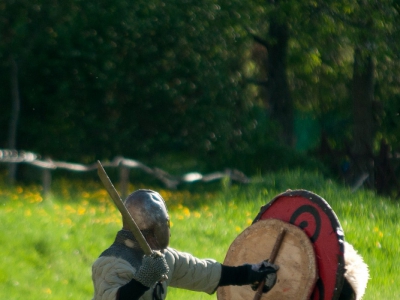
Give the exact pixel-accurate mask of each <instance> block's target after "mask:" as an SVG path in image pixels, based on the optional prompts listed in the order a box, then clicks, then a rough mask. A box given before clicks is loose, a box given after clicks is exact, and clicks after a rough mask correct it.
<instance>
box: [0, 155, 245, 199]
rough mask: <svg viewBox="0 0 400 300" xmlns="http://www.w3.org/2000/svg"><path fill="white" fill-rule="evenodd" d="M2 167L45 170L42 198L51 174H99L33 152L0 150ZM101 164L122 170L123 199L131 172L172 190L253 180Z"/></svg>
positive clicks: (120, 162) (124, 162)
mask: <svg viewBox="0 0 400 300" xmlns="http://www.w3.org/2000/svg"><path fill="white" fill-rule="evenodd" d="M0 163H8V164H15V163H26V164H30V165H33V166H35V167H38V168H41V169H42V170H43V174H42V185H43V194H44V195H45V196H46V195H47V194H48V192H49V191H50V188H51V171H52V170H56V169H64V170H69V171H73V172H89V171H94V170H97V164H96V162H94V163H92V164H89V165H83V164H77V163H69V162H63V161H54V160H52V159H50V158H46V159H40V156H39V155H37V154H35V153H32V152H26V151H17V150H8V149H0ZM101 163H102V165H103V166H104V167H105V168H110V167H112V168H119V180H120V182H119V183H120V193H121V196H122V197H126V196H127V194H128V184H129V169H140V170H142V171H144V172H145V173H147V174H150V175H152V176H154V177H155V178H157V179H158V180H160V181H161V182H162V183H163V184H164V185H165V186H166V187H167V188H169V189H176V188H177V186H178V185H179V184H181V183H192V182H198V181H201V182H211V181H214V180H218V179H222V178H228V179H229V180H230V181H237V182H240V183H249V182H250V179H249V178H248V177H247V176H246V175H245V174H243V173H242V172H240V171H238V170H235V169H226V170H224V171H222V172H213V173H210V174H206V175H203V174H201V173H198V172H190V173H186V174H184V175H182V176H173V175H171V174H169V173H168V172H166V171H164V170H162V169H159V168H151V167H148V166H146V165H145V164H143V163H141V162H139V161H137V160H134V159H130V158H124V157H120V156H118V157H115V158H114V159H113V160H112V161H106V162H101Z"/></svg>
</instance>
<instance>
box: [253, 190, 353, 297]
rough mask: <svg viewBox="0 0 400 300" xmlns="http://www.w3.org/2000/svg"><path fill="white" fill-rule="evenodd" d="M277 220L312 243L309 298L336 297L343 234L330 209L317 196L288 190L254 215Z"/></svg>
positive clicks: (340, 277) (340, 280)
mask: <svg viewBox="0 0 400 300" xmlns="http://www.w3.org/2000/svg"><path fill="white" fill-rule="evenodd" d="M265 219H279V220H282V221H284V222H289V223H291V224H294V225H296V226H297V227H299V228H301V229H303V230H304V232H305V233H306V234H307V235H308V236H309V238H310V240H311V242H312V243H313V246H314V251H315V255H316V258H317V268H318V272H319V279H318V281H317V284H316V286H315V289H314V292H313V295H312V297H311V299H312V300H335V299H338V298H339V295H340V292H341V290H342V286H343V282H344V272H345V270H344V253H343V252H344V248H343V247H344V235H343V230H342V227H341V225H340V223H339V220H338V218H337V217H336V215H335V213H334V211H333V210H332V208H331V207H330V206H329V204H328V203H327V202H326V201H325V200H324V199H322V198H321V197H320V196H318V195H316V194H314V193H311V192H309V191H305V190H293V191H291V190H288V191H287V192H285V193H283V194H280V195H278V196H277V197H275V198H274V199H273V200H272V201H271V202H270V203H268V204H267V205H265V206H263V207H262V208H261V210H260V212H259V214H258V215H257V217H256V218H255V220H254V222H255V224H257V222H258V221H260V220H265Z"/></svg>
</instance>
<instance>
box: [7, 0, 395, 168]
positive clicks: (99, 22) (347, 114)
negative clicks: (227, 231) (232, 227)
mask: <svg viewBox="0 0 400 300" xmlns="http://www.w3.org/2000/svg"><path fill="white" fill-rule="evenodd" d="M366 16H368V18H366ZM398 18H399V6H398V4H396V3H393V2H392V1H372V0H368V1H363V2H362V3H361V1H356V0H354V1H301V2H299V1H294V0H285V1H284V0H280V1H256V0H253V1H245V2H243V1H236V0H233V1H228V0H222V1H213V0H205V1H191V0H171V1H158V0H147V1H143V0H138V1H126V0H117V1H105V0H103V1H91V0H88V1H80V0H72V1H61V2H60V1H42V0H34V1H27V0H20V1H12V0H5V1H2V2H1V3H0V34H1V40H0V68H1V72H0V90H1V94H2V98H1V112H0V125H1V128H2V129H3V133H4V134H2V135H0V148H7V146H8V137H7V134H6V132H7V128H9V122H10V119H11V117H12V99H15V97H14V96H13V94H12V88H11V84H10V82H11V80H12V79H13V78H15V77H13V75H12V65H13V62H15V63H16V65H17V68H18V76H17V79H18V87H19V89H18V90H19V93H20V101H21V111H20V115H19V123H18V130H17V143H16V148H17V149H24V150H29V151H34V152H37V153H39V154H42V155H45V156H50V157H52V158H54V159H58V160H69V161H77V162H84V163H89V162H93V161H94V160H95V159H111V158H113V157H114V156H117V155H123V156H126V157H131V158H135V159H144V160H147V161H151V160H154V159H159V158H160V157H163V156H165V157H173V156H174V157H178V160H184V159H185V158H187V159H188V158H193V157H195V158H196V159H197V160H198V163H197V165H198V166H203V167H204V168H205V169H210V170H211V169H215V168H216V167H226V166H228V167H238V168H240V169H241V170H243V171H246V172H250V173H256V172H260V171H264V170H266V169H268V168H269V169H277V168H279V166H282V167H296V166H306V167H307V166H308V167H310V168H315V166H316V165H315V163H314V161H315V160H314V159H310V160H308V159H307V158H306V157H307V156H306V154H307V153H309V154H310V153H314V154H316V153H318V147H319V143H320V141H321V136H322V135H323V136H324V138H326V141H327V142H328V143H329V145H330V147H331V148H332V149H333V150H335V151H337V152H338V153H339V152H340V153H343V152H344V149H346V146H347V145H348V143H349V144H351V140H352V138H353V137H354V136H353V135H354V133H353V129H352V124H353V119H352V118H353V113H354V108H353V104H352V92H351V89H352V88H351V87H352V80H353V54H354V49H355V48H357V49H361V52H360V53H361V55H362V57H372V59H373V61H374V62H375V69H374V110H373V111H374V114H375V115H374V120H375V121H374V122H375V123H374V133H373V134H374V145H376V146H375V148H374V149H373V151H378V148H377V145H378V144H379V141H380V140H381V139H386V140H388V142H389V144H390V145H391V146H392V148H393V149H394V150H396V149H397V150H398V149H399V148H400V140H399V139H398V136H399V134H400V131H399V127H400V121H399V119H400V117H399V104H398V103H399V101H398V100H399V98H398V97H399V96H398V94H399V88H398V87H399V78H400V77H399V75H400V74H399V70H400V68H398V65H399V56H398V54H399V53H400V52H399V51H398V50H399V43H400V42H399V41H400V39H399V32H400V31H399V22H398ZM281 37H283V38H284V39H283V42H282V44H280V38H281ZM274 49H275V50H274ZM274 51H276V53H278V54H279V53H280V54H282V55H278V56H277V58H276V59H275V61H274V58H273V55H275V54H274V53H275V52H274ZM274 68H276V71H277V72H276V74H275V73H273V72H272V73H271V71H274V70H272V69H274ZM281 71H282V72H281ZM279 72H281V73H279ZM274 74H275V75H274ZM274 76H276V77H274ZM279 82H281V83H284V85H279ZM279 86H283V87H285V88H284V91H282V89H281V90H279V89H278V90H277V91H276V93H275V94H272V96H271V91H272V90H273V88H275V89H277V87H279ZM271 97H272V98H271ZM279 97H283V98H282V99H283V100H282V101H281V100H280V99H281V98H279ZM285 97H286V98H285ZM286 100H287V103H286V102H285V101H286ZM282 103H283V104H284V105H286V107H283V110H281V111H279V109H277V108H276V107H277V106H279V105H280V104H282ZM292 107H293V111H294V113H292V112H291V109H292ZM285 109H286V110H285ZM282 111H283V112H285V111H287V114H286V115H285V113H284V114H282ZM279 113H280V114H279ZM286 125H287V126H286ZM282 126H283V127H287V132H289V134H290V132H291V130H292V131H293V133H294V137H293V143H292V144H291V145H289V147H287V146H288V145H285V143H282V141H281V140H282V139H281V137H282V136H283V135H284V134H282ZM283 133H285V130H284V131H283ZM299 151H300V152H302V154H299ZM310 151H311V152H310ZM342 156H343V157H344V156H345V155H342ZM315 157H317V156H315ZM328 160H329V159H328ZM317 165H318V164H317Z"/></svg>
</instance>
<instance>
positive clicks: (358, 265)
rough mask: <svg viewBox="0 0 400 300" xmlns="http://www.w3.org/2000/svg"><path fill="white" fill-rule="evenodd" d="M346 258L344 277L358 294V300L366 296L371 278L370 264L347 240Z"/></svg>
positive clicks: (345, 247) (345, 246)
mask: <svg viewBox="0 0 400 300" xmlns="http://www.w3.org/2000/svg"><path fill="white" fill-rule="evenodd" d="M344 260H345V268H346V272H345V273H344V277H345V278H346V279H347V281H348V282H349V283H350V285H351V287H352V288H353V290H354V292H355V294H356V300H360V299H361V298H362V297H363V296H364V293H365V290H366V288H367V283H368V279H369V270H368V265H367V264H366V263H365V262H364V260H363V258H362V256H361V255H360V254H358V253H357V251H356V250H355V249H354V247H353V246H352V245H350V244H349V243H347V242H345V244H344Z"/></svg>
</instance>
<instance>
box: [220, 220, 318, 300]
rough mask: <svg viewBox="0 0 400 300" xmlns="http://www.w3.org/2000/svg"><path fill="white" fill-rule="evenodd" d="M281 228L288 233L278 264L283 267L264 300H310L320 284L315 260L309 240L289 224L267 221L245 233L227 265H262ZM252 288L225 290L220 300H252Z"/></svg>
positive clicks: (234, 242)
mask: <svg viewBox="0 0 400 300" xmlns="http://www.w3.org/2000/svg"><path fill="white" fill-rule="evenodd" d="M282 228H284V229H286V234H285V236H284V238H283V241H282V244H281V246H280V248H279V252H278V254H277V256H276V259H275V263H276V264H277V265H279V266H280V269H279V270H278V280H277V283H276V284H275V286H274V287H273V289H272V290H271V291H269V292H268V293H266V294H263V296H262V297H261V299H263V300H265V299H280V300H284V299H287V300H308V299H310V295H311V293H312V291H313V288H314V285H315V282H316V280H317V270H316V259H315V255H314V251H313V246H312V243H311V241H310V239H309V238H308V237H307V235H306V234H305V233H304V231H302V230H301V229H300V228H298V227H296V226H294V225H291V224H289V223H286V222H283V221H280V220H274V219H266V220H260V221H259V222H256V223H254V224H253V225H251V226H250V227H248V228H247V229H245V230H244V231H243V232H242V233H241V234H240V235H239V236H238V237H237V238H236V239H235V240H234V241H233V243H232V244H231V246H230V247H229V250H228V253H227V254H226V258H225V261H224V264H225V265H230V266H236V265H241V264H244V263H259V262H261V261H263V260H265V259H267V258H269V256H270V254H271V252H272V249H273V247H274V244H275V241H276V239H277V237H278V235H279V233H280V232H281V230H282ZM254 295H255V291H253V290H252V289H251V287H250V286H225V287H220V288H219V289H218V291H217V297H218V299H219V300H251V299H253V298H254Z"/></svg>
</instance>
